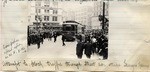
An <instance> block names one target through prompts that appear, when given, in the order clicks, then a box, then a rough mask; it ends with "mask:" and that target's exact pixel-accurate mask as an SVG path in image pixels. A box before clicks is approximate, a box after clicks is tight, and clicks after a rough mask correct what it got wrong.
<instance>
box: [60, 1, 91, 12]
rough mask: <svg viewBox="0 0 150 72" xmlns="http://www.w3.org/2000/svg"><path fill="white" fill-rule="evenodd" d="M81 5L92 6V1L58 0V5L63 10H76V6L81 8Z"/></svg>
mask: <svg viewBox="0 0 150 72" xmlns="http://www.w3.org/2000/svg"><path fill="white" fill-rule="evenodd" d="M83 6H93V2H91V1H90V2H82V3H80V2H79V1H73V2H67V1H66V2H59V4H58V7H59V8H62V9H63V10H65V11H70V10H71V11H76V10H77V9H78V8H81V7H83Z"/></svg>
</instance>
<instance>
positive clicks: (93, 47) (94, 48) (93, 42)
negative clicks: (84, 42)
mask: <svg viewBox="0 0 150 72" xmlns="http://www.w3.org/2000/svg"><path fill="white" fill-rule="evenodd" d="M91 40H92V41H91V42H92V53H93V54H94V53H96V42H97V40H96V38H95V37H92V38H91Z"/></svg>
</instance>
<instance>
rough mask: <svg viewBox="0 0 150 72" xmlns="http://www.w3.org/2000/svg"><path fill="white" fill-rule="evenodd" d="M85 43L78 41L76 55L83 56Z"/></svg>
mask: <svg viewBox="0 0 150 72" xmlns="http://www.w3.org/2000/svg"><path fill="white" fill-rule="evenodd" d="M83 49H84V48H83V43H82V42H81V41H80V40H78V43H77V46H76V55H77V57H78V58H79V59H81V58H82V55H83Z"/></svg>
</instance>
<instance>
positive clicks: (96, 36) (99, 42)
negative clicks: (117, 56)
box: [28, 32, 108, 59]
mask: <svg viewBox="0 0 150 72" xmlns="http://www.w3.org/2000/svg"><path fill="white" fill-rule="evenodd" d="M59 35H60V34H58V33H57V32H47V33H38V34H35V33H33V34H30V35H29V36H28V46H30V45H31V44H37V48H38V49H39V48H40V44H43V42H44V39H46V38H47V39H48V41H51V40H52V38H53V41H54V42H56V41H57V37H58V36H59ZM65 38H66V37H65V35H64V34H62V38H61V40H62V46H65V45H66V44H65ZM76 41H77V45H76V55H77V57H78V58H79V59H82V56H83V54H85V55H86V57H87V58H91V56H92V55H95V54H97V55H99V56H102V57H103V59H107V58H108V38H107V36H106V34H104V33H103V32H89V33H82V34H81V33H80V34H77V35H76Z"/></svg>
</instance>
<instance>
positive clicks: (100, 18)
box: [27, 1, 109, 60]
mask: <svg viewBox="0 0 150 72" xmlns="http://www.w3.org/2000/svg"><path fill="white" fill-rule="evenodd" d="M30 10H31V13H30V14H29V16H28V17H29V18H28V22H29V25H28V26H27V30H28V33H27V44H28V49H27V50H28V53H27V58H54V59H55V58H64V59H100V60H106V59H108V28H109V19H108V3H107V2H103V1H95V2H94V1H93V2H85V3H79V2H51V1H35V2H34V3H33V2H32V3H31V4H30Z"/></svg>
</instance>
